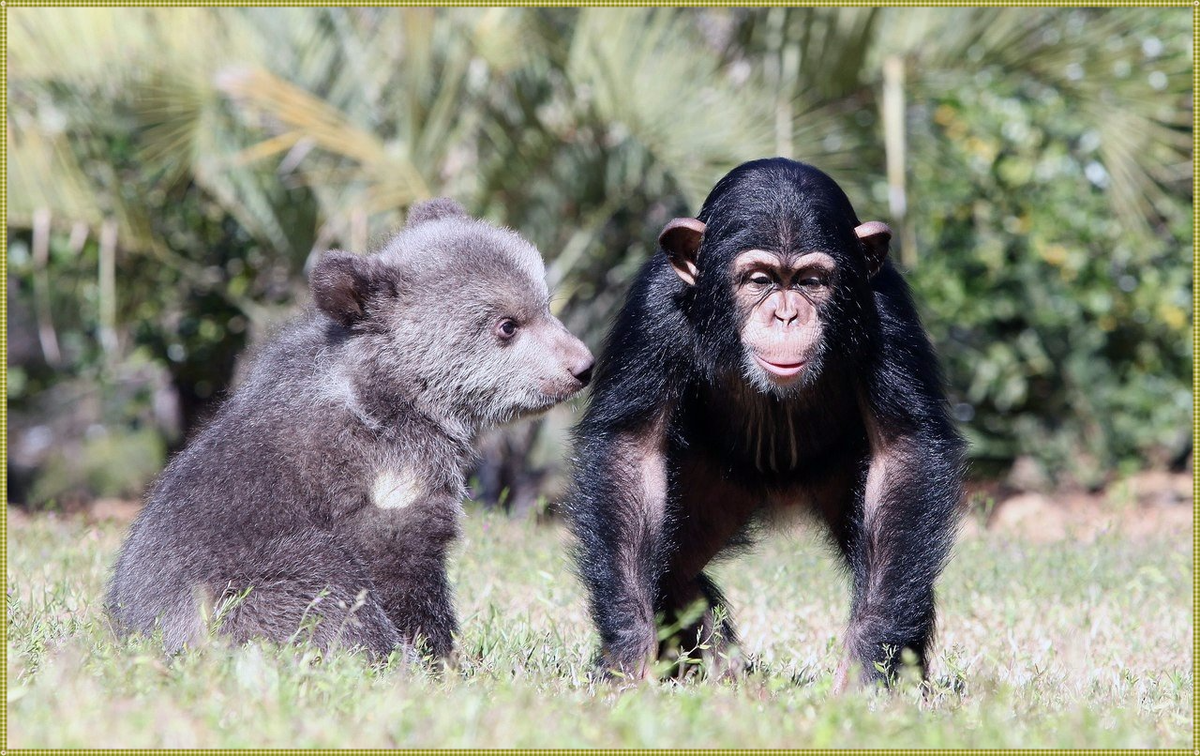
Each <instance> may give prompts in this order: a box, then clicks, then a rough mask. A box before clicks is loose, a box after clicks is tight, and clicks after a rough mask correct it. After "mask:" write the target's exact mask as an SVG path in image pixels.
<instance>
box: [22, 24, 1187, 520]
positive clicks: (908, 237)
mask: <svg viewBox="0 0 1200 756" xmlns="http://www.w3.org/2000/svg"><path fill="white" fill-rule="evenodd" d="M9 34H10V36H9V49H8V53H9V57H8V66H9V69H8V70H9V78H8V81H9V87H10V106H9V111H8V130H7V149H8V157H9V163H8V165H9V184H8V207H9V217H8V221H9V238H8V243H9V246H8V266H9V267H8V270H9V279H8V294H9V308H10V316H9V318H10V319H9V339H10V341H9V346H10V355H9V371H8V401H9V413H10V414H9V428H10V446H9V486H10V487H9V492H10V497H11V498H13V499H15V500H18V501H24V502H30V503H45V502H51V501H56V502H59V503H62V502H64V501H69V500H71V499H72V497H80V496H83V497H87V496H125V497H129V496H136V495H137V494H138V492H139V491H140V490H141V488H142V486H143V485H144V484H145V482H146V481H147V480H148V478H149V476H151V475H152V474H153V473H154V472H155V471H156V470H157V469H158V467H159V465H160V463H161V462H162V460H163V458H164V455H165V454H166V453H167V451H168V450H169V449H170V448H173V447H174V446H175V445H177V444H178V443H179V442H180V439H181V438H182V437H183V436H184V434H186V432H187V431H188V430H189V429H191V428H192V427H194V425H195V423H196V422H198V421H199V420H200V419H201V418H203V417H204V416H205V414H206V413H207V412H209V411H211V403H212V401H213V400H214V399H215V398H216V397H218V396H220V394H221V392H222V391H223V390H225V388H226V387H227V386H228V385H229V383H230V381H231V379H232V378H233V376H234V374H235V365H236V363H235V358H236V355H237V354H238V353H239V351H240V350H241V349H242V348H243V347H244V346H246V345H247V344H248V343H250V342H252V341H253V340H254V339H256V338H259V337H260V336H261V335H262V334H264V333H266V332H268V331H269V329H270V328H271V327H272V326H273V325H274V324H276V323H277V322H278V321H279V320H280V319H281V318H283V317H286V316H287V315H289V314H290V313H292V312H294V310H295V308H296V306H297V303H298V302H300V301H302V300H304V299H305V296H306V295H305V287H304V276H305V270H306V267H307V266H308V265H309V264H310V263H311V262H312V260H313V259H314V258H315V257H316V256H318V255H319V254H320V253H321V252H322V251H324V250H325V249H327V248H330V247H340V248H349V249H352V250H356V251H366V250H368V249H369V248H370V247H371V245H372V243H373V242H374V241H377V240H378V239H379V238H380V237H381V236H383V235H384V234H386V233H387V232H388V231H389V230H390V229H393V228H395V227H396V226H398V225H399V224H400V223H401V222H402V219H403V212H404V209H405V208H406V207H407V206H408V204H410V203H411V202H413V201H415V200H418V199H422V198H425V197H429V196H435V195H441V194H448V195H452V196H454V197H457V198H458V199H460V200H461V201H463V202H464V203H465V204H466V205H468V206H469V208H470V209H471V210H472V211H474V212H476V213H479V214H482V215H485V216H487V217H488V218H490V219H492V220H495V221H499V222H502V223H505V224H508V225H511V226H512V227H514V228H516V229H518V230H519V231H521V232H522V233H524V234H526V235H527V236H529V237H530V238H532V239H533V240H534V241H535V242H536V243H537V244H538V246H539V247H540V248H541V249H542V251H543V252H544V254H545V256H546V257H547V259H548V261H549V275H550V279H551V284H552V285H553V286H554V287H555V288H556V289H557V290H558V293H559V296H558V298H557V300H556V307H557V308H558V309H559V310H560V314H561V315H562V317H563V318H564V320H565V322H566V323H567V324H568V326H569V327H570V328H572V329H573V330H574V331H576V332H577V333H580V334H582V335H583V336H585V337H586V339H587V340H588V341H589V343H590V344H592V345H593V346H598V343H599V339H600V337H601V334H602V333H603V331H604V330H605V328H606V327H607V324H608V322H609V318H610V316H611V314H612V313H613V310H614V308H615V307H616V306H617V304H618V303H619V302H620V300H621V297H622V294H623V291H624V287H625V284H626V283H627V281H628V280H629V278H630V276H631V275H632V273H633V271H634V270H635V269H636V268H637V267H638V265H639V264H640V263H641V262H642V261H643V260H644V259H645V258H646V257H647V256H648V255H650V254H651V253H652V251H653V240H654V238H655V235H656V232H657V231H658V229H659V228H661V224H662V223H663V222H665V220H667V219H668V218H670V217H672V216H674V215H677V214H685V213H694V212H695V211H696V210H697V209H698V206H699V203H700V201H701V200H702V199H703V196H704V194H705V193H706V191H707V190H708V188H709V187H710V186H711V185H712V183H713V182H714V181H715V180H716V178H718V177H719V176H720V175H721V174H722V173H723V172H725V171H726V170H728V169H729V168H730V167H732V166H733V165H735V164H737V163H738V162H740V161H743V160H745V159H749V158H754V157H759V156H763V155H771V154H781V155H786V156H790V157H795V158H798V159H803V160H806V161H809V162H812V163H814V164H816V165H818V166H819V167H822V168H823V169H825V170H826V171H828V172H830V173H831V174H832V175H833V176H834V177H835V178H836V179H837V180H838V181H840V182H841V183H842V184H843V185H844V186H845V187H846V188H847V190H848V192H849V194H850V195H851V198H852V199H853V200H854V201H855V203H856V206H857V209H858V210H859V214H860V215H861V216H862V217H864V218H881V219H885V220H887V221H889V222H891V223H892V224H893V225H894V226H895V227H896V228H897V229H898V230H899V233H898V239H899V244H898V248H897V249H896V250H895V254H896V258H897V259H898V260H900V261H902V262H903V263H904V265H905V267H906V268H908V270H909V278H910V280H911V281H912V283H913V285H914V286H915V288H916V289H917V290H918V293H919V295H920V299H921V302H922V306H923V309H924V314H925V317H926V320H927V323H928V326H929V328H930V330H931V332H932V334H933V336H934V339H935V341H936V343H937V345H938V347H939V349H940V351H941V353H942V355H943V357H944V360H945V363H946V368H947V373H948V379H949V385H950V387H951V396H952V401H953V403H954V409H955V414H956V416H957V417H958V418H959V420H960V421H961V422H962V424H963V427H964V429H965V431H966V432H967V434H968V436H969V437H970V440H971V442H972V446H971V449H972V455H973V457H974V460H975V467H974V469H975V471H976V474H977V475H982V476H989V477H990V476H996V475H1004V474H1005V473H1006V472H1007V471H1008V469H1009V468H1010V466H1011V465H1012V464H1013V462H1014V460H1021V461H1022V464H1021V465H1020V469H1021V470H1022V472H1023V474H1022V476H1021V482H1022V484H1025V485H1040V486H1053V485H1056V484H1057V485H1084V486H1089V487H1091V486H1098V485H1101V484H1103V483H1105V482H1107V481H1108V480H1109V479H1110V478H1111V477H1112V475H1113V473H1114V471H1118V472H1123V471H1129V470H1132V469H1137V468H1141V467H1146V466H1151V467H1164V466H1168V465H1182V464H1185V460H1186V459H1187V458H1188V455H1189V453H1190V449H1191V435H1190V432H1189V430H1188V428H1189V423H1188V419H1189V418H1190V417H1191V402H1192V397H1191V392H1190V388H1189V381H1188V376H1189V370H1188V367H1189V365H1190V364H1191V360H1192V353H1191V344H1190V339H1189V338H1187V337H1188V333H1189V326H1190V313H1191V307H1192V302H1191V297H1192V294H1191V287H1190V284H1189V281H1190V279H1189V272H1190V270H1191V264H1192V260H1191V224H1192V215H1191V202H1192V198H1191V149H1190V148H1191V143H1192V134H1191V129H1190V123H1191V108H1192V96H1191V72H1192V64H1191V60H1192V41H1191V14H1190V10H1189V9H1186V8H1185V9H1151V8H1123V9H1110V10H1097V9H1074V10H1066V9H1050V10H1035V9H1026V8H1021V9H1003V8H994V9H978V8H975V9H966V8H964V9H902V8H894V9H870V8H801V9H782V8H777V9H766V10H753V11H751V10H736V9H724V10H705V11H678V10H670V9H586V10H570V9H462V10H451V9H442V10H432V9H370V8H359V9H345V8H326V9H315V8H314V9H299V8H297V9H279V8H277V9H250V8H246V9H234V8H223V9H162V8H143V9H135V8H120V9H115V8H114V9H105V8H94V9H79V8H75V9H66V8H64V9H47V8H39V9H13V10H11V11H10V12H9ZM567 422H569V417H566V416H565V415H559V416H555V417H552V418H550V420H549V421H548V422H547V423H544V424H542V425H538V426H532V427H527V428H524V429H517V430H515V431H510V432H508V433H507V434H506V435H503V436H500V437H497V438H495V439H492V440H491V441H490V442H489V444H488V451H487V454H486V458H485V466H484V469H483V473H484V474H483V475H481V488H482V490H481V494H482V495H483V497H484V498H497V497H500V496H501V495H502V492H504V491H505V490H507V491H509V492H510V493H511V494H512V496H513V497H514V498H513V499H512V501H519V503H520V506H522V507H523V506H528V504H529V503H530V502H531V501H532V500H533V498H534V497H535V496H536V495H537V494H538V493H540V492H542V491H543V490H553V486H552V485H551V483H552V480H549V479H546V476H545V475H544V473H549V474H550V478H551V479H552V478H553V472H554V470H555V463H556V462H557V460H558V459H560V457H561V454H562V450H561V441H562V438H563V437H562V428H563V427H564V426H565V425H566V423H567ZM116 460H122V461H124V462H123V463H121V464H114V461H116ZM525 470H533V471H534V472H533V473H532V474H530V475H528V476H526V475H523V474H518V471H525Z"/></svg>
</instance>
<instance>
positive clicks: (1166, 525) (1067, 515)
mask: <svg viewBox="0 0 1200 756" xmlns="http://www.w3.org/2000/svg"><path fill="white" fill-rule="evenodd" d="M989 488H990V487H989V486H986V485H984V486H979V487H977V488H976V490H975V496H974V497H973V498H974V499H975V500H976V501H979V500H982V499H984V498H985V497H986V496H991V497H992V498H993V500H994V501H995V502H996V504H995V507H994V508H993V509H992V510H991V512H989V513H986V516H985V513H984V512H982V511H981V510H980V509H979V506H978V505H975V506H973V507H972V508H971V511H969V512H968V514H967V516H966V517H965V518H964V524H963V535H964V536H965V537H970V536H973V535H978V534H980V533H981V532H982V531H983V530H984V529H985V528H986V530H988V531H993V532H1002V533H1011V534H1013V535H1017V536H1020V537H1023V538H1028V539H1029V540H1032V541H1038V542H1048V541H1059V540H1063V539H1071V540H1080V541H1084V542H1091V541H1094V540H1095V539H1096V538H1097V537H1098V536H1100V535H1103V534H1105V533H1110V532H1119V533H1121V534H1122V535H1124V536H1128V537H1132V538H1144V537H1146V536H1151V535H1158V534H1162V533H1177V534H1179V536H1180V537H1185V538H1191V535H1192V525H1193V496H1192V491H1193V488H1192V475H1191V474H1190V473H1170V472H1163V471H1148V472H1143V473H1138V474H1136V475H1133V476H1130V477H1129V478H1127V479H1125V480H1123V481H1120V482H1118V483H1116V484H1114V485H1112V486H1110V487H1109V488H1108V489H1106V490H1104V491H1101V492H1098V493H1089V492H1083V491H1064V492H1057V493H1035V492H1017V493H1007V494H1005V493H1004V492H1002V491H999V490H996V489H995V488H992V489H991V490H989ZM981 493H982V494H985V496H979V494H981ZM984 521H986V525H984V524H981V523H983V522H984Z"/></svg>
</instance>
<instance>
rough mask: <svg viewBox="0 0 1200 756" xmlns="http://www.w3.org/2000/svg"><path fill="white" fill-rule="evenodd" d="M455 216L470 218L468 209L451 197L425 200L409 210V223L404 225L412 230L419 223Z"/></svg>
mask: <svg viewBox="0 0 1200 756" xmlns="http://www.w3.org/2000/svg"><path fill="white" fill-rule="evenodd" d="M453 215H462V216H464V217H469V216H467V211H466V208H464V207H463V206H462V205H460V204H458V203H457V202H455V201H454V200H452V199H450V198H449V197H438V198H436V199H431V200H425V201H424V202H418V203H416V204H415V205H413V206H412V207H410V208H408V221H407V222H406V223H405V224H404V227H405V228H412V227H413V226H415V225H417V224H419V223H428V222H429V221H435V220H440V219H441V218H449V217H450V216H453Z"/></svg>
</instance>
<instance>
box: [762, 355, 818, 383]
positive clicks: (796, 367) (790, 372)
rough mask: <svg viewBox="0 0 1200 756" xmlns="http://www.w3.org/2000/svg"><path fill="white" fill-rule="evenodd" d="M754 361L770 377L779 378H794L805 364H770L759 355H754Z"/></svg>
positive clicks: (802, 361)
mask: <svg viewBox="0 0 1200 756" xmlns="http://www.w3.org/2000/svg"><path fill="white" fill-rule="evenodd" d="M754 361H755V362H757V363H758V364H759V365H761V366H762V369H763V370H766V371H767V372H768V373H770V374H771V375H774V376H776V377H779V378H795V377H796V376H798V375H800V373H801V372H803V370H804V365H805V364H806V363H805V361H804V360H800V361H799V362H772V361H770V360H768V359H766V358H764V357H760V356H759V355H757V354H756V355H754Z"/></svg>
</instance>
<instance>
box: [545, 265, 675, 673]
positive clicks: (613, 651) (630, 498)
mask: <svg viewBox="0 0 1200 756" xmlns="http://www.w3.org/2000/svg"><path fill="white" fill-rule="evenodd" d="M677 283H678V282H677V279H676V278H675V276H674V274H673V273H671V272H670V270H669V268H668V266H667V264H666V261H665V258H662V257H657V258H655V259H654V261H652V263H651V264H650V265H648V266H646V268H644V269H643V271H642V273H641V275H640V276H639V278H638V280H637V281H635V282H634V284H633V287H632V289H631V291H630V294H629V298H628V300H627V302H626V305H625V307H624V308H623V309H622V311H621V313H620V314H619V315H618V317H617V320H616V323H615V324H614V325H613V328H612V330H611V331H610V332H609V336H608V340H607V343H606V344H605V348H604V351H603V354H602V355H601V357H600V360H599V361H598V362H597V365H596V374H595V377H594V379H593V381H592V396H591V402H590V404H589V406H588V409H587V412H586V414H585V415H584V418H583V420H582V422H581V423H580V424H579V427H578V428H577V429H576V431H575V436H576V442H577V443H576V447H575V449H576V459H575V465H574V466H575V474H574V482H573V486H572V491H571V493H570V495H569V497H568V500H567V506H566V510H567V515H568V519H569V522H570V526H571V530H572V531H573V532H574V534H575V537H576V550H577V557H578V558H577V563H578V565H579V572H580V577H581V579H582V580H583V582H584V585H585V586H586V588H587V590H588V593H589V602H590V608H591V613H592V617H593V619H594V621H595V622H596V625H597V626H598V628H599V630H600V640H601V643H602V646H603V654H604V663H605V664H606V665H607V666H608V667H609V668H610V669H612V668H616V669H618V670H619V671H621V672H623V673H625V674H629V675H634V676H642V675H644V674H646V673H647V670H648V664H647V662H648V661H649V660H652V659H653V658H654V656H655V655H656V654H657V649H658V640H657V634H656V630H655V624H654V605H655V599H656V595H655V594H656V591H657V590H658V583H659V577H660V575H661V571H662V569H663V566H662V562H663V559H664V556H665V551H666V546H665V544H664V542H663V541H664V538H665V537H666V528H665V527H664V525H665V517H666V511H667V506H666V504H667V496H668V490H669V484H668V474H669V465H668V463H667V449H668V433H669V427H670V417H671V412H672V407H673V406H674V403H675V397H677V396H678V394H679V392H680V391H681V389H682V387H683V386H684V384H685V382H686V376H684V375H681V374H680V370H681V369H683V368H684V366H685V365H686V364H687V362H686V360H684V359H682V357H681V352H682V351H683V350H684V348H685V345H684V344H682V343H681V339H683V338H685V334H686V333H687V329H686V328H685V327H684V325H683V324H682V323H681V322H680V321H679V314H678V311H677V310H675V309H673V308H672V307H669V306H668V305H669V303H670V302H671V297H672V295H671V293H670V290H671V288H673V287H676V286H677Z"/></svg>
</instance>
